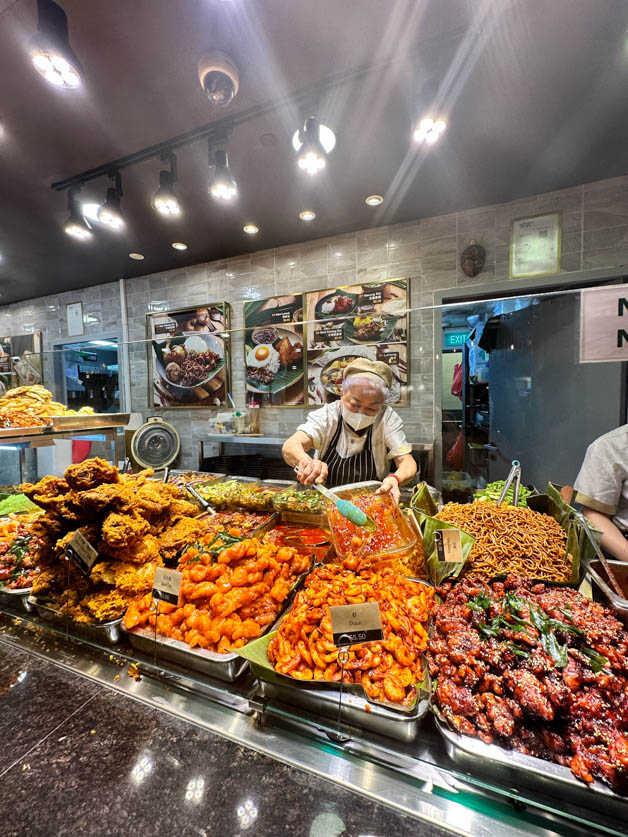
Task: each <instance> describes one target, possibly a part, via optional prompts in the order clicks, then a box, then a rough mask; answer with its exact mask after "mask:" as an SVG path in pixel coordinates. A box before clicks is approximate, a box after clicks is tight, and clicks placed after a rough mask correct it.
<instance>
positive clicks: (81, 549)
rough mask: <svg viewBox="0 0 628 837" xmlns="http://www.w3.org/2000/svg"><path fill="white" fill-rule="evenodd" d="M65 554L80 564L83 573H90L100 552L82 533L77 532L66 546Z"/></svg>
mask: <svg viewBox="0 0 628 837" xmlns="http://www.w3.org/2000/svg"><path fill="white" fill-rule="evenodd" d="M65 554H66V555H67V556H68V558H71V559H72V560H73V561H74V562H75V563H76V564H77V566H78V568H79V570H80V571H81V572H82V573H83V575H89V574H90V571H91V569H92V567H93V566H94V564H95V563H96V560H97V559H98V552H97V551H96V550H95V549H94V547H93V546H92V545H91V543H90V542H89V541H88V540H87V539H86V538H85V537H84V536H83V535H82V534H81V533H80V532H78V531H77V532H75V533H74V535H73V536H72V539H71V540H70V541H68V543H67V545H66V547H65Z"/></svg>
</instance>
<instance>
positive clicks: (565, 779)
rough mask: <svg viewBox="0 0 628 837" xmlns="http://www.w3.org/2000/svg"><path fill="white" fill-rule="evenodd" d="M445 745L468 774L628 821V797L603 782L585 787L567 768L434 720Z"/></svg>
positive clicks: (596, 782) (454, 759) (451, 756)
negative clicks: (549, 795)
mask: <svg viewBox="0 0 628 837" xmlns="http://www.w3.org/2000/svg"><path fill="white" fill-rule="evenodd" d="M434 721H435V723H436V726H437V728H438V730H439V732H440V734H441V735H442V737H443V740H444V742H445V750H446V751H447V755H448V756H449V757H450V758H451V759H452V761H453V762H454V763H455V764H456V765H457V766H458V767H460V768H462V769H463V770H465V771H468V772H469V773H473V774H475V775H480V774H482V773H485V774H489V775H490V776H492V777H494V778H496V779H497V780H498V781H499V782H500V784H502V785H510V786H511V787H514V788H517V789H519V788H522V787H524V786H526V787H530V788H531V789H532V790H537V789H540V790H542V791H543V792H545V793H548V794H551V795H552V796H553V797H554V798H556V797H558V798H559V799H565V800H568V801H570V802H573V803H575V804H576V805H581V806H583V807H585V808H593V809H595V810H603V811H605V812H608V811H612V813H613V815H614V816H617V817H619V818H622V819H623V820H624V821H628V798H625V797H622V796H619V795H618V794H616V793H614V792H613V791H612V790H611V789H610V788H608V787H607V786H606V785H604V784H602V782H599V781H595V782H594V783H593V784H592V785H585V784H584V782H581V781H580V780H579V779H576V777H575V776H574V775H573V773H572V772H571V770H570V769H569V768H568V767H563V766H562V765H560V764H554V762H551V761H545V760H544V759H539V758H536V757H535V756H526V755H524V754H523V753H519V752H517V751H516V750H506V749H505V748H504V747H500V746H499V745H498V744H485V743H484V742H483V741H481V740H480V739H479V738H473V737H472V736H469V735H461V734H460V733H458V732H454V731H453V730H451V729H449V727H448V726H447V725H446V724H445V723H443V722H442V721H440V720H439V719H438V718H435V719H434Z"/></svg>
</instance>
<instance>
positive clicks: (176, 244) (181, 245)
mask: <svg viewBox="0 0 628 837" xmlns="http://www.w3.org/2000/svg"><path fill="white" fill-rule="evenodd" d="M172 246H173V247H174V249H175V250H187V249H188V246H187V244H184V243H183V242H182V241H175V242H173V245H172Z"/></svg>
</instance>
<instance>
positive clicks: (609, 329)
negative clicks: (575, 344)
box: [580, 285, 628, 363]
mask: <svg viewBox="0 0 628 837" xmlns="http://www.w3.org/2000/svg"><path fill="white" fill-rule="evenodd" d="M618 360H628V285H610V286H606V287H604V288H585V289H584V290H583V291H582V292H581V302H580V363H600V362H603V361H618Z"/></svg>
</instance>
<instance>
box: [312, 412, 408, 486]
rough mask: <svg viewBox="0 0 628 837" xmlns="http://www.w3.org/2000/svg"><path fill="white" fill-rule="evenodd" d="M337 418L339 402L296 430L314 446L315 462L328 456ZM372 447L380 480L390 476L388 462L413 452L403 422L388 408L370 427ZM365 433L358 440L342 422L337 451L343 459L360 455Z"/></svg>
mask: <svg viewBox="0 0 628 837" xmlns="http://www.w3.org/2000/svg"><path fill="white" fill-rule="evenodd" d="M339 416H340V401H334V402H333V403H331V404H325V406H324V407H321V408H320V410H312V412H311V413H310V414H309V415H308V417H307V419H306V421H305V422H304V423H303V424H300V425H299V426H298V427H297V430H302V431H303V432H304V433H306V434H307V435H308V436H309V437H310V439H311V440H312V442H313V444H314V448H315V449H316V453H315V455H314V458H315V459H321V458H322V457H323V456H325V454H326V453H327V449H328V447H329V443H330V442H331V440H332V438H333V436H334V433H335V432H336V429H337V427H338V418H339ZM372 428H373V429H372V434H371V440H372V441H371V445H372V449H373V459H374V460H375V468H376V470H377V476H378V477H379V479H380V480H383V479H384V477H385V476H386V475H387V474H388V473H389V472H390V461H389V460H391V459H394V458H395V457H396V456H403V455H404V454H406V453H411V452H412V447H411V446H410V445H409V444H408V442H407V440H406V434H405V433H404V431H403V422H402V421H401V419H400V418H399V416H398V415H397V413H396V412H395V411H394V410H393V409H392V408H391V407H384V409H383V410H382V411H381V412H380V414H379V415H378V416H377V419H376V420H375V424H373V425H372ZM367 435H368V433H364V435H362V436H358V435H357V433H354V432H353V431H352V430H351V428H350V427H349V426H348V425H347V422H346V421H343V422H342V431H341V433H340V439H339V441H338V446H337V448H336V449H337V451H338V455H339V456H340V457H341V458H342V459H346V458H347V457H348V456H353V454H355V453H361V452H362V451H363V450H364V444H365V442H366V437H367Z"/></svg>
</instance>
